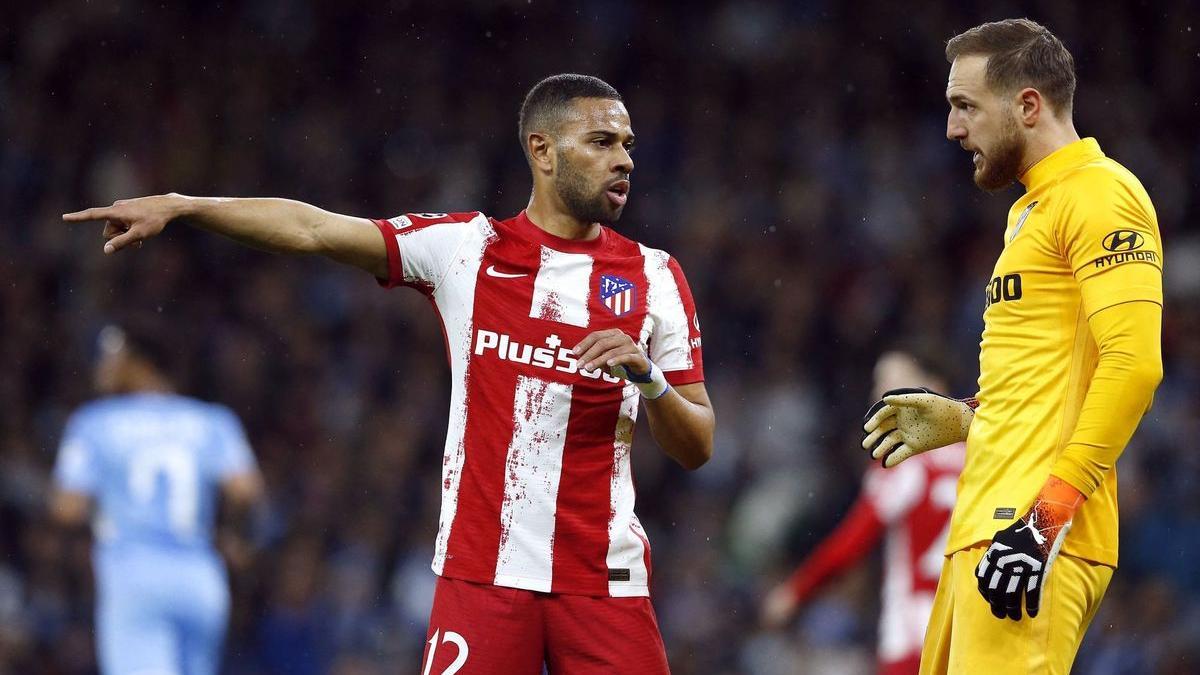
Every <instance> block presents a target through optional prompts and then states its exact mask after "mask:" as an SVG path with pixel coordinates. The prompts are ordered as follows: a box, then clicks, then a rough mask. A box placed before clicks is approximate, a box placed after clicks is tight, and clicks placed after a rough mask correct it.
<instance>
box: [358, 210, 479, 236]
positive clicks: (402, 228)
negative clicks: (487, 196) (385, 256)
mask: <svg viewBox="0 0 1200 675" xmlns="http://www.w3.org/2000/svg"><path fill="white" fill-rule="evenodd" d="M382 222H383V223H385V224H387V225H389V226H390V227H391V228H392V229H393V230H395V232H396V233H397V234H405V233H408V232H416V231H419V230H423V229H425V228H428V227H432V226H434V225H451V226H453V225H461V226H472V225H473V226H476V227H481V226H484V225H487V224H489V223H490V219H489V218H488V217H487V216H486V215H484V213H483V212H482V211H459V212H457V213H404V214H401V215H398V216H394V217H392V218H385V219H384V220H383V221H382Z"/></svg>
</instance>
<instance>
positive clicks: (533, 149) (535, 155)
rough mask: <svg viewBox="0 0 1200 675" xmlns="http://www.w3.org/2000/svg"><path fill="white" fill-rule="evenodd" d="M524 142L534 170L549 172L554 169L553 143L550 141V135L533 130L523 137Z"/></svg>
mask: <svg viewBox="0 0 1200 675" xmlns="http://www.w3.org/2000/svg"><path fill="white" fill-rule="evenodd" d="M525 144H526V148H527V149H528V150H529V162H530V164H532V165H533V168H534V170H539V171H545V172H550V171H552V170H553V169H554V144H553V143H551V142H550V136H548V135H547V134H544V133H541V132H537V131H535V132H533V133H531V134H529V137H528V138H526V139H525Z"/></svg>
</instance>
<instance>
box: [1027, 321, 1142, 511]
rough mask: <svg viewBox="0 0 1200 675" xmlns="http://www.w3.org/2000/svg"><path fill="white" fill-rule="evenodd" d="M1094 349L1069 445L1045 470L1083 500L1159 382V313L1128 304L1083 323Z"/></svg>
mask: <svg viewBox="0 0 1200 675" xmlns="http://www.w3.org/2000/svg"><path fill="white" fill-rule="evenodd" d="M1089 324H1090V325H1091V329H1092V333H1093V335H1094V336H1095V337H1096V341H1097V343H1098V345H1099V348H1100V358H1099V363H1098V364H1097V366H1096V372H1095V374H1094V375H1093V377H1092V382H1091V385H1090V386H1089V387H1088V393H1087V397H1086V398H1085V399H1084V403H1083V408H1082V410H1081V411H1080V413H1079V421H1078V422H1077V423H1076V425H1075V431H1074V433H1073V434H1072V435H1071V440H1070V442H1069V443H1068V444H1067V446H1066V448H1064V449H1063V452H1062V454H1061V455H1060V456H1059V458H1058V460H1057V461H1056V462H1055V464H1054V467H1053V468H1052V469H1051V472H1050V473H1051V474H1052V475H1054V476H1057V477H1059V478H1061V479H1062V480H1064V481H1066V482H1067V483H1070V484H1071V485H1072V486H1074V487H1075V488H1076V489H1078V490H1079V491H1080V492H1081V493H1083V496H1084V497H1087V496H1090V495H1091V494H1092V492H1094V491H1095V490H1096V489H1097V488H1098V487H1099V486H1100V484H1101V483H1102V482H1103V481H1104V477H1105V475H1106V474H1107V473H1108V471H1109V469H1111V468H1112V467H1113V465H1114V464H1116V461H1117V458H1118V457H1119V456H1120V454H1121V452H1122V451H1124V449H1125V445H1126V444H1127V443H1129V439H1130V437H1131V436H1133V432H1134V430H1136V429H1137V425H1138V422H1140V421H1141V419H1142V415H1143V414H1144V413H1145V412H1146V410H1147V409H1148V408H1149V407H1150V403H1151V401H1152V400H1153V398H1154V390H1155V388H1157V387H1158V383H1159V382H1160V381H1161V380H1162V351H1161V346H1160V333H1161V327H1162V307H1161V306H1159V305H1157V304H1155V303H1152V302H1145V301H1140V302H1128V303H1125V304H1121V305H1116V306H1113V307H1109V308H1107V309H1104V310H1101V311H1099V312H1097V313H1096V314H1095V315H1093V316H1092V318H1091V319H1089Z"/></svg>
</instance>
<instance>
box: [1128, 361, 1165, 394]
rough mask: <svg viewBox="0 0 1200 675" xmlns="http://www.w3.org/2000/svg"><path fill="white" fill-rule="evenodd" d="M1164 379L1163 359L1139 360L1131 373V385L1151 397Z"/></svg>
mask: <svg viewBox="0 0 1200 675" xmlns="http://www.w3.org/2000/svg"><path fill="white" fill-rule="evenodd" d="M1162 379H1163V365H1162V360H1161V359H1145V360H1139V361H1138V362H1137V364H1136V365H1135V366H1134V367H1133V368H1132V369H1131V371H1130V373H1129V386H1130V387H1132V388H1134V389H1135V390H1136V391H1140V392H1142V393H1143V394H1144V395H1145V396H1146V397H1147V398H1151V397H1153V396H1154V390H1155V389H1158V385H1159V383H1160V382H1162Z"/></svg>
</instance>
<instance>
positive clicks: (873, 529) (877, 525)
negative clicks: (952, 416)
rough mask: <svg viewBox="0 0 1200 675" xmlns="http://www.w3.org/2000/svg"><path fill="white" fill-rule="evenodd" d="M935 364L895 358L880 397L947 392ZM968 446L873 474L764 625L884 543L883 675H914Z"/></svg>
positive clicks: (767, 606)
mask: <svg viewBox="0 0 1200 675" xmlns="http://www.w3.org/2000/svg"><path fill="white" fill-rule="evenodd" d="M936 370H937V368H936V365H935V364H933V363H932V362H930V361H926V360H925V359H924V358H922V357H918V355H917V354H916V353H915V352H913V353H910V352H907V351H891V352H887V353H885V354H884V355H883V356H881V357H880V358H879V361H878V362H877V363H876V365H875V396H876V397H879V396H882V395H883V392H885V391H889V390H893V389H897V388H899V387H903V386H912V385H914V384H922V385H928V386H929V387H932V388H935V389H941V390H943V391H944V390H945V388H946V383H945V382H944V381H943V380H942V379H941V378H940V377H938V376H937V375H936V374H935V372H936ZM964 450H965V448H964V446H963V444H962V443H954V444H953V445H951V446H950V447H947V448H944V449H942V450H938V451H937V452H931V453H927V454H922V455H920V456H918V457H915V458H913V461H911V462H905V463H904V464H901V465H900V466H897V467H896V468H894V469H884V468H882V467H878V466H876V467H872V468H871V469H869V470H868V471H867V473H866V475H865V476H864V477H863V489H862V493H861V494H860V495H859V498H858V500H857V501H856V502H855V504H854V506H853V507H851V509H850V512H849V513H847V514H846V517H845V518H843V519H842V521H841V522H840V523H839V524H838V525H837V527H835V528H834V530H833V531H832V532H830V533H829V535H828V536H827V537H825V539H824V540H823V541H822V542H821V543H820V544H818V545H817V547H816V549H814V551H813V552H812V553H811V554H810V555H809V556H808V557H807V558H805V560H804V561H803V562H802V563H801V564H800V566H799V567H797V568H796V571H795V572H793V573H792V575H791V576H790V577H789V578H788V580H787V581H785V582H784V583H781V584H779V585H778V586H776V587H775V588H773V589H772V590H771V592H770V593H769V594H768V595H767V598H766V600H765V602H764V603H763V607H762V619H763V623H764V624H765V625H767V626H769V627H773V628H774V627H779V626H782V625H784V624H785V623H786V622H787V621H788V620H790V619H791V617H792V616H793V615H794V614H795V613H796V611H797V610H798V609H799V608H800V607H801V606H802V605H803V604H804V603H806V602H807V601H808V600H809V599H811V598H812V596H813V595H814V594H815V593H816V592H817V591H819V590H820V589H821V588H822V587H824V586H825V585H826V584H827V583H828V582H829V581H831V580H833V579H834V578H836V576H838V575H840V574H842V573H844V572H846V571H848V570H850V569H852V568H853V567H854V565H855V564H857V563H858V562H860V561H861V560H862V559H863V557H864V556H866V554H867V553H868V552H870V550H871V549H872V548H874V547H875V545H876V543H877V542H878V541H879V538H880V537H886V538H885V540H884V556H883V558H884V566H883V598H882V613H881V615H880V617H879V646H878V652H877V654H878V658H879V670H878V672H879V673H881V675H915V674H916V672H917V669H918V667H919V666H920V662H921V643H922V641H923V640H924V639H925V626H926V624H928V623H929V611H930V609H931V608H932V607H933V594H934V590H935V589H936V588H937V583H938V575H939V574H940V573H941V571H942V554H943V552H944V551H945V549H946V535H947V534H949V528H950V510H951V509H952V508H954V491H955V484H956V483H957V482H958V474H959V471H961V470H962V465H963V452H964Z"/></svg>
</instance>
